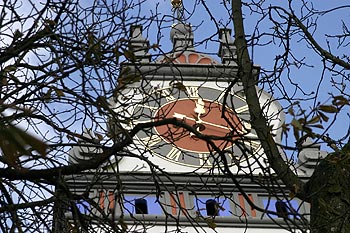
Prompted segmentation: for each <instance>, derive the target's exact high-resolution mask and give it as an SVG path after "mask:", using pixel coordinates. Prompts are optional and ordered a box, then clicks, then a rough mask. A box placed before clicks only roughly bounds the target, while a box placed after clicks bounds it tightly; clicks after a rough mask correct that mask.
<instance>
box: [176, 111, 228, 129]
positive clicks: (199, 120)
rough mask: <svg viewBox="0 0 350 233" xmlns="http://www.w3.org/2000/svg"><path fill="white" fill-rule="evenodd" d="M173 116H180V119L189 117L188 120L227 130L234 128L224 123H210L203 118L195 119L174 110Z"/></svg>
mask: <svg viewBox="0 0 350 233" xmlns="http://www.w3.org/2000/svg"><path fill="white" fill-rule="evenodd" d="M173 117H175V118H178V119H187V120H190V121H194V122H196V123H197V124H205V125H210V126H214V127H217V128H221V129H225V130H229V131H231V130H232V129H231V128H229V127H226V126H223V125H217V124H214V123H210V122H207V121H203V120H201V119H198V120H196V119H194V118H192V117H188V116H186V115H184V114H181V113H177V112H174V114H173Z"/></svg>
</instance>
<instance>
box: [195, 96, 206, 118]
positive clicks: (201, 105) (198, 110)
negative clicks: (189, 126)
mask: <svg viewBox="0 0 350 233" xmlns="http://www.w3.org/2000/svg"><path fill="white" fill-rule="evenodd" d="M194 112H195V113H197V114H198V118H199V117H200V115H201V114H204V113H205V108H204V101H203V100H202V99H201V98H199V99H198V100H197V101H196V107H195V108H194Z"/></svg>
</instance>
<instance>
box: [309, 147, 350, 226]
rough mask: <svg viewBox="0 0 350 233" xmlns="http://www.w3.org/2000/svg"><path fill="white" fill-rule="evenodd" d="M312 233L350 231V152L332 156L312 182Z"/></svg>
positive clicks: (310, 188) (316, 171)
mask: <svg viewBox="0 0 350 233" xmlns="http://www.w3.org/2000/svg"><path fill="white" fill-rule="evenodd" d="M308 191H309V194H310V200H311V233H328V232H332V233H333V232H336V233H348V232H350V153H349V151H346V150H344V149H343V150H341V151H339V152H336V153H333V154H330V155H328V156H327V157H326V158H325V159H324V160H322V161H321V162H320V164H319V165H318V166H317V168H316V170H315V172H314V173H313V175H312V177H311V179H310V181H309V183H308Z"/></svg>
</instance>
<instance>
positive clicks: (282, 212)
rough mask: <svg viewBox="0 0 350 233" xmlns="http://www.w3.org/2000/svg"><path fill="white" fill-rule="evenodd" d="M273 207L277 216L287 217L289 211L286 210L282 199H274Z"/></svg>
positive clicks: (286, 207)
mask: <svg viewBox="0 0 350 233" xmlns="http://www.w3.org/2000/svg"><path fill="white" fill-rule="evenodd" d="M275 208H276V212H277V216H278V217H279V218H287V217H288V214H289V211H288V209H289V208H288V206H287V204H286V203H285V202H284V201H276V203H275Z"/></svg>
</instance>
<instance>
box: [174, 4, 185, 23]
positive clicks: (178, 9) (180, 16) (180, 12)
mask: <svg viewBox="0 0 350 233" xmlns="http://www.w3.org/2000/svg"><path fill="white" fill-rule="evenodd" d="M171 5H172V6H173V9H172V11H173V13H174V18H176V19H177V21H179V22H180V21H184V11H185V9H184V6H183V4H182V0H171ZM175 14H176V15H175Z"/></svg>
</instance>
